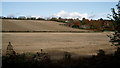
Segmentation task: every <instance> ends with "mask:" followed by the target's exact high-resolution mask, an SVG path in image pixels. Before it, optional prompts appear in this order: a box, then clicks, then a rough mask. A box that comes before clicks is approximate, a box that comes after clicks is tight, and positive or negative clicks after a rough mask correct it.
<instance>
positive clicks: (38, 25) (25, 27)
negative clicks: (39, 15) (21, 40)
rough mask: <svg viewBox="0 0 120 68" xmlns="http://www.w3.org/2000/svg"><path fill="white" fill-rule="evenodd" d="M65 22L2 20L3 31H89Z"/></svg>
mask: <svg viewBox="0 0 120 68" xmlns="http://www.w3.org/2000/svg"><path fill="white" fill-rule="evenodd" d="M62 24H64V23H60V22H54V21H43V20H10V19H3V20H2V31H58V32H59V31H87V30H80V29H74V28H70V27H67V26H64V25H62Z"/></svg>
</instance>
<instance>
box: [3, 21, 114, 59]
mask: <svg viewBox="0 0 120 68" xmlns="http://www.w3.org/2000/svg"><path fill="white" fill-rule="evenodd" d="M61 24H62V25H61ZM63 24H64V23H60V22H54V21H41V20H40V21H38V20H10V19H3V20H2V31H23V32H22V33H20V32H19V33H17V32H10V33H9V32H3V33H2V51H3V52H2V53H3V55H4V54H5V53H6V48H7V45H8V42H11V43H12V45H13V47H14V50H15V51H16V52H17V53H25V52H40V50H41V49H43V51H44V52H47V53H49V54H50V55H51V56H52V57H54V58H58V57H59V58H60V57H61V56H63V53H64V52H70V53H71V54H72V57H79V56H90V55H96V53H97V50H99V49H103V50H105V51H106V53H107V54H108V53H112V52H114V51H115V50H116V47H115V46H111V43H110V42H109V38H108V37H107V36H106V35H107V34H111V33H110V32H88V30H82V29H74V28H70V27H66V26H63ZM24 31H38V32H24ZM44 31H45V32H44ZM49 31H54V33H53V32H49ZM61 31H63V32H61ZM67 31H70V32H67ZM71 31H74V32H71ZM79 31H82V32H79ZM76 32H77V33H76Z"/></svg>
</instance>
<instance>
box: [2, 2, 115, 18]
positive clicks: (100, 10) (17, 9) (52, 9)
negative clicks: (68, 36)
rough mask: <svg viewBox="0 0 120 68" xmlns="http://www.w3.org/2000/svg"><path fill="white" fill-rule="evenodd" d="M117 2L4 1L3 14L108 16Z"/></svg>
mask: <svg viewBox="0 0 120 68" xmlns="http://www.w3.org/2000/svg"><path fill="white" fill-rule="evenodd" d="M116 4H117V2H3V3H2V15H3V16H16V17H18V16H35V17H39V16H40V17H63V18H80V19H81V18H83V17H85V18H89V19H99V18H104V19H106V18H107V14H111V8H116Z"/></svg>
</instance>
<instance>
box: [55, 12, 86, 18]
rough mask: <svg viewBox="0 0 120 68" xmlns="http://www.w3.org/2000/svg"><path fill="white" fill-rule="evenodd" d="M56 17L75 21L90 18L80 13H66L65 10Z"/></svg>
mask: <svg viewBox="0 0 120 68" xmlns="http://www.w3.org/2000/svg"><path fill="white" fill-rule="evenodd" d="M53 16H54V17H62V18H73V19H76V18H79V19H82V18H88V14H87V13H83V14H82V13H79V12H66V11H64V10H62V11H60V12H58V13H56V14H54V15H53Z"/></svg>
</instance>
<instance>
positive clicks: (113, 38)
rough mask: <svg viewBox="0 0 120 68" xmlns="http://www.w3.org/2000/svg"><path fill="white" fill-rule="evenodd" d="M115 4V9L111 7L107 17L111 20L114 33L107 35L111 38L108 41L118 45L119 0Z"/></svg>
mask: <svg viewBox="0 0 120 68" xmlns="http://www.w3.org/2000/svg"><path fill="white" fill-rule="evenodd" d="M116 6H117V11H115V9H114V8H112V15H109V17H108V18H110V19H111V20H112V21H113V26H114V34H112V35H108V37H109V38H110V39H111V40H110V42H112V43H113V44H114V43H115V45H120V0H119V2H118V4H117V5H116Z"/></svg>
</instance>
